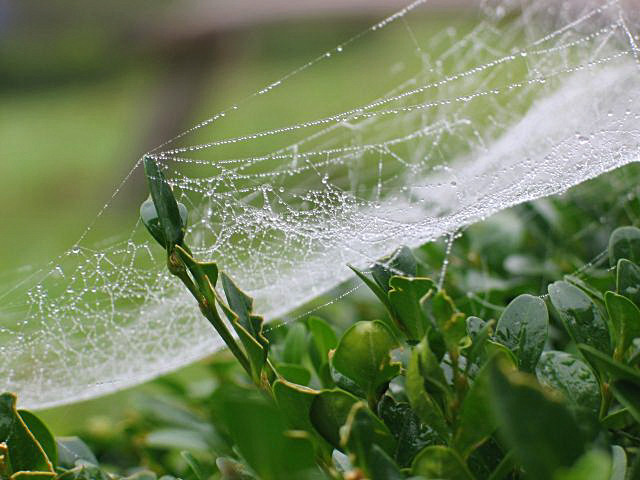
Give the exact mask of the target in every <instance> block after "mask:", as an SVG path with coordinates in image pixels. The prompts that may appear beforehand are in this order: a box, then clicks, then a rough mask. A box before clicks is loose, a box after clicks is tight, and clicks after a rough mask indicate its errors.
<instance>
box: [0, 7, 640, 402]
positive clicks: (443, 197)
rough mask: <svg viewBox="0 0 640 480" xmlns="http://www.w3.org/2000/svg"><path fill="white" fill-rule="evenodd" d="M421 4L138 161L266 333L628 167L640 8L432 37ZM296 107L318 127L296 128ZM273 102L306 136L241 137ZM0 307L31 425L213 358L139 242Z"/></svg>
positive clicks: (502, 17) (62, 265) (199, 325)
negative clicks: (409, 255)
mask: <svg viewBox="0 0 640 480" xmlns="http://www.w3.org/2000/svg"><path fill="white" fill-rule="evenodd" d="M425 3H427V2H426V1H418V2H415V3H414V4H412V5H410V6H408V7H407V8H406V9H404V10H402V11H400V12H398V13H397V14H395V15H393V16H391V17H389V18H387V19H385V20H383V21H382V22H380V23H378V24H376V25H374V26H373V27H372V28H371V29H369V30H367V31H365V32H363V33H362V34H361V35H358V36H356V37H354V38H352V39H351V40H348V41H346V42H343V43H341V44H340V45H338V46H336V47H335V48H334V49H332V50H331V51H329V52H326V53H324V54H323V55H321V56H319V57H317V58H316V59H315V60H313V61H311V62H309V63H308V64H306V65H303V66H302V67H300V68H299V69H297V70H295V71H293V72H291V73H289V74H288V75H286V76H284V77H282V78H281V79H280V80H279V81H277V82H274V83H272V84H271V85H269V86H267V87H266V88H264V89H262V90H260V91H258V92H256V93H255V94H253V95H251V96H249V97H247V98H246V99H245V100H244V101H242V102H239V103H237V104H235V105H232V106H231V107H230V108H229V109H227V110H225V111H223V112H221V113H219V114H217V115H215V116H214V117H212V118H210V119H208V120H207V121H205V122H202V123H201V124H198V125H196V126H195V127H194V128H192V129H190V130H189V131H187V132H185V133H184V134H182V135H179V136H178V137H176V138H175V139H173V140H170V141H168V142H166V143H165V144H163V145H162V146H160V147H158V148H157V149H155V150H154V151H152V152H151V154H152V155H154V156H155V157H156V158H157V159H158V162H159V163H161V164H162V165H164V166H166V169H167V172H166V174H167V177H168V178H169V179H170V180H171V182H172V183H173V185H174V190H175V192H176V194H177V196H178V197H179V198H180V199H181V201H183V202H184V203H185V204H186V205H187V206H188V208H189V210H190V222H191V223H190V227H189V230H188V236H187V242H188V243H189V245H190V246H191V247H192V250H193V252H194V255H195V257H196V258H198V259H201V260H215V261H217V262H218V263H219V265H220V267H221V268H222V269H224V270H226V271H227V272H228V273H229V274H230V275H231V277H232V278H234V279H235V280H236V281H237V283H238V284H239V285H240V286H241V287H242V288H244V289H246V290H247V291H248V292H249V293H250V294H252V295H253V296H254V297H255V299H256V310H257V311H258V312H259V313H261V314H264V315H265V316H266V318H267V319H272V318H274V317H277V316H278V315H282V314H285V313H286V312H288V311H291V310H292V309H294V308H296V307H298V306H300V305H302V304H303V303H304V302H305V301H308V300H310V299H313V298H315V297H317V296H318V295H319V294H321V293H324V292H326V291H327V290H329V289H331V288H332V287H335V286H336V285H338V284H339V283H340V282H341V281H343V280H345V279H347V278H348V277H349V276H350V271H349V270H348V268H347V267H346V264H348V263H352V264H355V265H359V266H365V265H367V264H369V263H371V262H372V261H373V260H375V259H376V258H379V257H381V256H383V255H385V254H388V253H389V252H390V251H391V250H393V249H394V248H396V247H397V246H399V245H401V244H404V245H409V246H418V245H420V244H423V243H425V242H427V241H430V240H433V239H436V238H438V237H440V236H442V235H443V234H446V233H448V232H454V231H456V230H458V229H459V228H460V227H462V226H464V225H468V224H470V223H473V222H475V221H478V220H480V219H483V218H484V217H486V216H488V215H490V214H492V213H494V212H497V211H499V210H501V209H504V208H507V207H509V206H512V205H515V204H518V203H521V202H523V201H527V200H532V199H536V198H540V197H543V196H546V195H550V194H554V193H559V192H562V191H564V190H566V189H567V188H569V187H570V186H572V185H576V184H578V183H580V182H582V181H584V180H587V179H589V178H593V177H595V176H597V175H600V174H601V173H604V172H607V171H609V170H612V169H615V168H617V167H619V166H622V165H625V164H627V163H629V162H632V161H637V160H638V159H639V154H640V50H639V48H638V44H639V43H640V39H639V38H638V32H639V31H640V6H639V5H638V4H637V3H636V2H635V1H633V0H631V1H624V0H620V1H616V0H612V1H608V2H598V1H586V0H585V1H578V0H576V1H564V2H563V1H559V0H549V1H537V2H532V3H530V4H527V3H525V2H519V1H518V2H516V1H508V0H507V1H492V2H486V1H485V2H482V3H481V5H480V7H481V8H480V10H479V11H480V12H481V13H480V14H478V16H477V17H476V18H474V20H473V21H472V22H471V24H470V25H469V26H468V27H466V28H459V27H456V28H457V29H454V28H453V27H452V26H447V25H441V26H440V27H439V28H438V30H437V31H425V29H422V28H421V27H420V26H421V25H422V24H421V23H420V19H421V18H423V17H422V16H423V15H424V13H425V11H428V10H423V9H422V8H421V7H422V5H423V4H425ZM394 34H395V35H396V36H397V38H401V39H403V41H404V43H401V45H402V46H403V48H402V49H399V50H398V51H394V52H393V55H390V56H389V55H387V56H385V55H383V54H380V55H378V52H377V51H375V50H373V51H372V50H369V49H366V48H364V49H362V48H361V47H360V46H359V45H360V44H361V43H362V44H363V45H365V46H366V45H368V44H367V43H366V39H367V38H368V37H374V38H375V37H377V36H379V35H388V36H391V35H394ZM383 38H387V37H383ZM389 38H391V37H389ZM378 56H379V57H380V58H378ZM374 57H375V60H373V61H371V62H368V63H367V62H365V61H364V60H370V59H372V58H374ZM331 62H339V65H341V66H340V69H342V70H344V69H346V70H347V71H349V72H353V77H354V78H353V79H352V80H351V82H352V83H351V84H349V83H348V82H349V79H347V80H345V82H346V83H345V84H341V85H336V86H335V89H336V90H338V89H339V90H340V91H343V92H345V91H346V92H349V94H348V95H342V96H340V103H339V104H338V105H339V106H338V107H336V103H335V101H334V98H333V95H332V94H331V93H328V92H331V89H325V90H321V89H319V88H317V84H316V83H314V75H315V73H316V72H322V71H323V69H324V68H330V67H329V66H328V65H331ZM363 65H364V66H363ZM363 68H364V69H368V70H370V71H366V72H363V71H362V69H363ZM373 78H375V79H376V82H372V83H375V86H371V87H370V86H369V84H368V83H367V79H373ZM308 95H322V98H323V100H324V99H325V97H326V108H327V111H325V112H308V111H306V110H305V108H304V100H305V96H308ZM268 97H271V98H272V99H273V100H272V101H282V102H300V105H301V108H300V112H299V118H298V117H296V118H292V119H291V122H289V123H286V124H280V123H277V122H276V121H274V122H273V123H271V124H268V123H267V124H265V128H264V129H261V130H257V131H243V128H242V125H243V119H246V118H248V116H252V115H257V114H258V112H264V110H263V109H264V105H268V103H263V102H265V100H264V99H265V98H268ZM225 122H228V123H226V125H231V126H232V127H233V128H232V127H229V128H227V129H226V130H225V129H224V128H225V127H224V125H225ZM234 122H235V123H234ZM221 129H222V130H221ZM221 131H224V132H230V131H233V132H234V134H233V135H232V136H226V135H223V134H222V135H221V133H220V132H221ZM136 168H140V166H137V167H136ZM116 194H117V191H116V193H115V194H114V195H116ZM142 197H143V196H142V195H141V199H142ZM109 208H110V207H108V206H106V207H105V210H103V212H100V214H99V216H98V218H97V219H96V220H95V221H96V222H98V221H100V217H102V216H104V215H108V212H109ZM137 208H138V205H132V206H131V209H132V211H137ZM0 295H1V296H0V298H4V299H11V300H10V302H9V304H8V305H5V306H3V307H0V340H1V342H0V353H1V354H2V358H3V361H2V364H1V366H0V378H2V379H3V380H2V382H3V384H2V386H1V388H2V390H10V391H15V392H17V393H18V395H19V396H20V398H21V404H22V405H24V406H27V407H30V408H37V407H44V406H50V405H56V404H61V403H66V402H71V401H76V400H80V399H85V398H90V397H93V396H97V395H100V394H104V393H107V392H110V391H114V390H118V389H121V388H124V387H127V386H130V385H134V384H136V383H139V382H141V381H143V380H146V379H149V378H153V377H154V376H156V375H159V374H161V373H164V372H168V371H171V370H173V369H176V368H178V367H180V366H182V365H186V364H188V363H190V362H192V361H194V360H196V359H198V358H201V357H203V356H205V355H207V354H209V353H211V352H212V351H214V350H215V349H216V348H219V346H220V344H219V339H217V338H216V336H215V334H214V333H213V331H212V329H211V327H210V326H209V324H208V323H207V322H206V320H204V319H202V318H201V317H200V314H199V311H198V309H197V306H196V305H195V302H193V300H192V298H191V297H190V296H189V294H188V293H187V292H186V291H185V290H184V289H183V288H182V286H181V285H180V284H179V282H177V281H176V280H175V279H174V278H172V277H171V276H170V275H169V274H168V273H167V271H166V268H165V259H164V252H162V251H161V249H160V248H158V247H157V246H156V245H155V244H154V242H153V241H152V240H150V238H149V237H148V235H147V234H146V232H145V231H144V229H143V227H141V226H140V225H136V227H135V228H134V229H133V231H132V232H131V233H130V235H129V236H128V237H127V239H126V240H125V241H117V242H111V243H108V244H107V245H106V246H105V245H104V243H103V244H102V245H100V246H95V245H94V244H90V242H89V241H88V239H87V238H86V237H85V236H83V238H82V239H81V241H80V242H79V243H78V245H76V246H74V248H72V249H71V250H70V251H69V252H67V254H66V255H64V256H63V257H62V258H60V259H58V260H57V261H56V262H55V263H53V264H52V265H51V267H50V268H47V269H46V270H45V271H42V272H40V274H38V275H35V276H34V277H32V278H29V279H26V280H25V281H24V282H23V283H22V284H21V285H20V286H19V287H18V288H14V289H13V290H11V291H8V292H6V293H4V294H0Z"/></svg>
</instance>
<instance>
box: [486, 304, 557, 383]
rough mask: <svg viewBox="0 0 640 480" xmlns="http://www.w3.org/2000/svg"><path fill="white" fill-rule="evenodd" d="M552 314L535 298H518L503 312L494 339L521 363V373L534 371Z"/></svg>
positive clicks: (545, 339)
mask: <svg viewBox="0 0 640 480" xmlns="http://www.w3.org/2000/svg"><path fill="white" fill-rule="evenodd" d="M548 328H549V313H548V312H547V306H546V305H545V303H544V301H543V300H542V299H540V298H538V297H534V296H533V295H528V294H524V295H519V296H518V297H516V298H515V299H514V300H512V301H511V303H509V305H508V306H507V308H506V309H505V310H504V312H502V315H501V316H500V320H498V325H497V326H496V334H495V338H496V340H497V341H499V342H500V343H502V344H503V345H505V346H506V347H508V348H509V349H510V350H511V351H512V352H513V353H514V354H515V356H516V358H517V359H518V365H519V367H520V369H522V370H523V371H525V372H533V371H535V368H536V364H537V363H538V359H539V358H540V354H541V353H542V350H543V348H544V344H545V342H546V341H547V330H548Z"/></svg>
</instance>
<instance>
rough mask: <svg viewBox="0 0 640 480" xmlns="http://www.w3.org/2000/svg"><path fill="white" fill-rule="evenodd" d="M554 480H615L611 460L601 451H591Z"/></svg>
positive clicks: (562, 469)
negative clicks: (612, 475)
mask: <svg viewBox="0 0 640 480" xmlns="http://www.w3.org/2000/svg"><path fill="white" fill-rule="evenodd" d="M553 480H613V478H612V477H611V459H610V458H609V455H607V454H606V453H605V452H602V451H600V450H590V451H588V452H587V453H585V454H584V455H582V456H581V457H580V458H579V459H578V460H577V461H576V463H575V464H574V465H573V466H572V467H571V468H561V469H559V470H558V471H557V472H556V474H555V475H554V476H553Z"/></svg>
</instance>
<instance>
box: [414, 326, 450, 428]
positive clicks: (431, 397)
mask: <svg viewBox="0 0 640 480" xmlns="http://www.w3.org/2000/svg"><path fill="white" fill-rule="evenodd" d="M406 392H407V397H408V398H409V402H410V404H411V407H412V408H413V410H414V412H415V413H416V414H417V415H418V417H419V418H420V420H421V421H422V422H423V423H424V424H426V425H429V426H430V427H431V428H433V429H434V430H435V431H436V432H438V434H439V435H440V436H442V437H443V438H447V437H448V435H449V427H448V426H447V422H446V420H445V410H444V409H446V408H447V405H448V403H449V395H450V392H449V387H448V384H447V381H446V378H445V376H444V372H443V371H442V368H441V367H440V364H439V362H438V359H437V358H436V356H435V355H434V354H433V352H432V351H431V349H430V348H429V343H428V342H427V340H426V339H423V340H422V341H421V342H420V343H419V344H418V345H417V346H416V347H414V348H413V349H412V351H411V357H410V358H409V366H408V368H407V376H406Z"/></svg>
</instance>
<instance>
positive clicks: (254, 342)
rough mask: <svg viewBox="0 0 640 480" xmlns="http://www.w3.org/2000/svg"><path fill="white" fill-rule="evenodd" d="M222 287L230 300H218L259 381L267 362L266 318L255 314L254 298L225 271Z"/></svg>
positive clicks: (255, 377)
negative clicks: (264, 325)
mask: <svg viewBox="0 0 640 480" xmlns="http://www.w3.org/2000/svg"><path fill="white" fill-rule="evenodd" d="M220 278H221V280H222V288H223V289H224V293H225V296H226V297H227V301H228V302H229V307H227V306H226V305H225V304H224V302H218V304H219V305H220V306H221V308H222V311H223V312H224V314H225V315H226V317H227V318H228V319H229V322H231V325H232V326H233V329H234V330H235V331H236V333H237V334H238V337H239V338H240V341H241V342H242V345H243V346H244V348H245V350H246V352H247V355H248V357H249V362H250V364H251V370H252V373H253V376H254V380H256V381H259V380H260V377H261V374H262V369H263V367H264V366H265V364H266V362H267V353H268V351H269V340H267V338H266V337H265V336H264V330H263V324H264V319H263V318H262V317H261V316H259V315H254V314H253V299H252V298H251V297H250V296H249V295H247V294H246V293H244V292H243V291H242V290H240V289H239V288H238V287H237V286H236V284H235V283H233V280H231V278H229V277H228V276H227V275H226V274H225V273H221V274H220Z"/></svg>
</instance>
